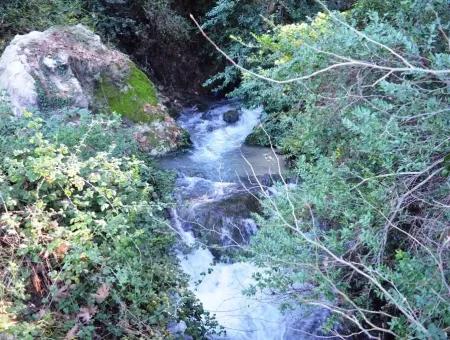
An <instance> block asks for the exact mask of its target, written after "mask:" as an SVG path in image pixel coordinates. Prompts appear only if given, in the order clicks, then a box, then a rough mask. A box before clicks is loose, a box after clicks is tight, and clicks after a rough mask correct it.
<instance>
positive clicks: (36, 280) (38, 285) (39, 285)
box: [31, 270, 42, 295]
mask: <svg viewBox="0 0 450 340" xmlns="http://www.w3.org/2000/svg"><path fill="white" fill-rule="evenodd" d="M31 282H32V283H33V287H34V290H35V291H36V293H38V294H39V295H42V283H41V279H40V278H39V275H38V274H36V272H35V271H34V270H33V275H31Z"/></svg>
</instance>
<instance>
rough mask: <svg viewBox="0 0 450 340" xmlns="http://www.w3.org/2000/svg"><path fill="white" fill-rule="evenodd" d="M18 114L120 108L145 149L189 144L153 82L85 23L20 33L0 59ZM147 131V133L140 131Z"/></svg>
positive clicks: (1, 79) (0, 83)
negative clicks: (134, 128) (73, 109)
mask: <svg viewBox="0 0 450 340" xmlns="http://www.w3.org/2000/svg"><path fill="white" fill-rule="evenodd" d="M2 88H3V89H5V90H6V92H7V94H8V95H9V97H10V98H11V105H12V107H13V109H14V113H15V114H16V115H21V114H22V113H23V112H24V111H25V110H32V109H39V110H41V111H46V112H52V113H54V114H58V112H60V111H61V109H64V108H86V109H87V108H91V109H93V111H96V112H102V113H112V112H116V113H118V114H120V115H122V116H123V117H125V118H126V119H127V120H129V121H130V122H133V123H137V124H139V126H137V127H136V130H137V132H136V135H137V136H140V139H141V141H143V140H144V137H143V136H144V135H145V142H143V143H140V144H142V145H143V147H144V149H146V150H148V151H149V152H151V153H152V154H158V155H159V154H161V153H165V152H168V151H173V150H175V149H177V148H178V147H179V146H180V145H183V144H184V143H186V133H185V132H183V130H182V129H181V128H179V127H178V126H177V124H176V123H175V121H174V120H173V119H172V118H171V117H170V116H169V114H168V112H167V110H166V109H165V107H164V106H163V105H161V104H159V103H158V93H157V91H156V87H155V85H154V84H153V83H152V82H151V80H150V79H149V78H148V77H147V76H146V75H145V73H144V72H142V71H141V70H140V69H139V68H138V67H137V66H136V65H135V64H134V63H133V62H132V61H131V60H130V58H129V57H128V56H126V55H125V54H123V53H121V52H119V51H117V50H114V49H111V48H109V47H108V46H106V45H105V44H103V43H102V42H101V40H100V37H99V36H97V35H95V34H94V33H93V32H91V31H90V30H89V29H87V28H86V27H84V26H82V25H77V26H66V27H53V28H51V29H49V30H47V31H44V32H31V33H29V34H26V35H23V36H17V37H16V38H14V40H13V41H12V42H11V44H10V45H9V46H8V47H7V48H6V49H5V51H4V53H3V55H2V56H1V58H0V90H1V89H2ZM142 131H145V133H141V132H142Z"/></svg>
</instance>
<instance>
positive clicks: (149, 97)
mask: <svg viewBox="0 0 450 340" xmlns="http://www.w3.org/2000/svg"><path fill="white" fill-rule="evenodd" d="M95 97H96V100H97V102H98V104H99V106H100V109H101V110H103V111H109V112H116V113H119V114H120V115H122V116H124V117H126V118H128V119H130V120H131V121H133V122H142V123H148V122H152V121H155V120H161V119H163V118H164V115H163V114H162V113H161V112H158V111H157V109H156V108H154V109H151V106H156V105H157V104H158V98H157V95H156V88H155V85H154V84H153V83H152V82H151V81H150V79H148V77H147V76H146V75H145V73H144V72H142V71H141V70H139V69H138V68H137V67H136V65H134V64H133V63H132V64H131V65H130V74H129V76H128V78H127V79H126V80H125V82H124V84H115V83H113V82H112V81H111V80H109V79H108V78H107V77H103V78H102V79H101V80H100V81H99V84H98V87H97V90H96V92H95ZM148 104H150V106H148ZM146 105H147V111H148V109H149V108H150V109H151V110H150V111H153V112H146V111H145V106H146Z"/></svg>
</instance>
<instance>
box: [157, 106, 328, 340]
mask: <svg viewBox="0 0 450 340" xmlns="http://www.w3.org/2000/svg"><path fill="white" fill-rule="evenodd" d="M230 110H237V111H238V112H239V119H238V120H237V122H234V123H227V122H225V121H224V119H223V116H224V114H226V113H227V112H230ZM261 113H262V110H261V109H253V110H247V109H243V108H240V107H239V103H237V102H230V101H224V102H219V103H215V104H213V105H211V106H210V108H209V109H208V110H206V111H205V112H201V111H199V110H198V109H196V108H190V109H186V110H184V111H183V112H182V113H181V115H180V117H179V119H178V122H179V124H180V125H181V126H182V127H183V128H185V129H187V130H188V131H189V133H190V135H191V140H192V143H193V146H192V148H191V150H189V151H188V152H186V153H183V154H177V155H173V156H169V157H167V158H164V159H162V160H161V161H160V165H161V166H162V167H163V168H166V169H171V170H175V171H177V173H178V179H177V182H176V188H175V197H176V200H177V208H176V209H173V210H172V211H171V215H172V216H171V217H172V224H173V226H174V228H175V229H176V230H177V231H178V233H179V235H180V237H181V239H182V241H183V242H184V243H185V244H186V245H187V246H188V249H189V250H188V251H187V252H186V251H185V252H181V251H180V252H179V255H178V256H179V259H180V263H181V267H182V269H183V271H184V272H185V273H187V274H188V275H189V276H190V287H191V289H192V290H193V291H194V293H195V294H196V296H197V297H198V299H199V300H200V301H201V302H202V303H203V306H204V308H205V309H206V310H207V311H209V312H210V313H211V314H214V315H215V317H216V319H217V321H218V322H219V324H220V325H221V326H222V327H223V328H224V330H225V331H226V332H225V334H223V335H220V336H212V337H211V338H213V339H252V340H253V339H261V340H263V339H264V340H271V339H315V338H316V337H315V336H314V334H318V333H317V329H319V328H320V325H321V324H322V323H323V322H324V321H325V320H326V319H327V317H328V313H327V312H326V311H324V310H320V309H319V310H315V311H313V312H312V313H311V312H308V314H307V315H306V314H305V313H302V311H301V310H295V311H289V312H288V313H281V312H280V309H279V307H280V304H281V303H282V302H283V301H280V298H279V297H277V296H276V295H270V294H262V293H257V294H256V295H252V296H247V295H244V294H243V290H245V289H246V288H248V287H249V286H250V285H251V284H252V283H254V280H253V277H252V274H254V273H256V272H258V271H259V270H261V269H258V268H257V267H255V266H254V265H253V264H251V263H248V262H234V261H232V260H231V258H232V257H230V256H229V255H230V252H232V251H236V250H238V249H239V248H240V247H241V246H242V245H246V244H248V242H249V240H250V238H251V236H252V235H254V234H255V233H256V232H257V226H256V224H255V222H254V220H253V219H252V213H254V212H258V211H259V209H260V205H259V201H258V199H257V198H256V195H255V193H256V191H254V190H257V188H256V187H258V186H257V185H256V183H257V181H256V180H255V176H256V178H258V179H259V182H260V183H262V184H263V185H267V186H270V185H272V178H274V177H276V176H277V175H279V174H280V172H281V173H282V172H283V171H284V170H285V169H284V165H283V164H284V161H283V159H281V158H280V157H279V156H277V155H276V154H275V153H274V152H273V151H272V150H271V149H270V148H262V147H251V146H245V145H243V143H244V140H245V138H246V137H247V136H248V135H249V134H250V132H251V131H252V130H253V128H254V127H255V126H256V125H257V124H258V122H259V118H260V115H261ZM250 164H251V166H250ZM252 188H253V189H252Z"/></svg>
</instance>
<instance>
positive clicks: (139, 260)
mask: <svg viewBox="0 0 450 340" xmlns="http://www.w3.org/2000/svg"><path fill="white" fill-rule="evenodd" d="M47 118H48V117H47ZM0 133H1V135H2V140H1V141H0V153H1V154H2V160H1V161H0V194H1V195H0V213H1V215H0V242H1V245H2V247H1V250H0V270H1V272H2V278H1V281H0V301H1V305H0V309H1V311H2V315H3V316H2V319H1V320H0V331H2V332H6V333H9V334H14V335H16V336H18V337H20V338H21V339H28V338H30V339H31V338H37V337H39V338H62V337H64V336H67V337H68V338H70V337H75V336H77V337H79V338H92V337H94V336H103V337H108V338H117V337H122V336H126V337H128V338H140V337H146V338H156V337H167V336H169V334H168V333H167V327H168V326H169V324H170V323H174V322H178V321H181V320H182V321H184V322H185V323H186V325H187V331H186V332H187V334H191V335H193V336H196V337H201V336H202V335H203V334H204V333H205V332H206V331H207V329H208V325H209V323H210V321H209V319H208V317H207V316H206V319H204V313H203V310H202V307H201V305H200V304H199V303H198V301H197V300H196V299H195V297H194V296H193V295H192V293H191V292H190V291H189V290H188V289H187V281H186V280H187V279H186V278H185V277H184V275H183V274H182V273H181V270H180V268H179V267H178V264H177V260H176V257H175V256H174V253H173V243H174V235H173V233H172V232H171V230H170V228H169V227H168V223H167V221H166V220H165V218H164V209H165V207H166V203H164V201H163V200H162V199H161V197H162V196H164V195H163V194H164V192H165V190H166V188H165V187H164V186H165V185H167V183H169V181H168V179H167V176H166V175H164V174H163V173H161V172H159V171H156V170H155V169H154V168H153V167H152V166H151V164H149V163H148V162H144V161H143V160H141V159H139V153H138V152H137V151H135V150H137V147H136V146H135V144H134V143H133V142H132V141H131V140H130V138H129V137H128V135H127V134H126V133H127V130H126V129H125V130H124V128H122V127H121V125H120V121H119V120H118V118H115V119H113V120H111V118H107V117H101V116H91V115H89V114H88V113H87V112H84V113H83V112H81V118H80V112H72V113H68V114H66V115H63V116H61V117H58V118H54V119H47V120H45V121H44V120H43V119H42V118H41V117H40V116H39V114H35V115H32V114H30V113H27V114H26V117H24V118H14V117H9V116H2V117H1V120H0ZM165 177H166V178H165Z"/></svg>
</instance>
